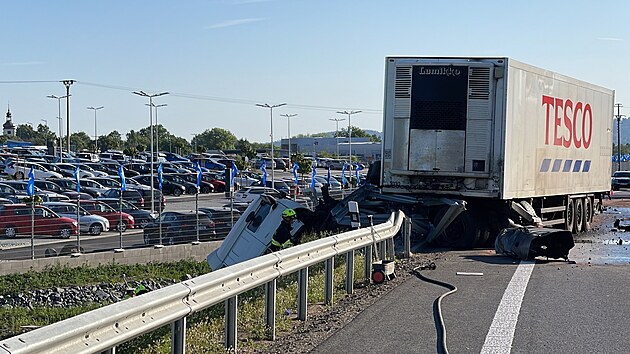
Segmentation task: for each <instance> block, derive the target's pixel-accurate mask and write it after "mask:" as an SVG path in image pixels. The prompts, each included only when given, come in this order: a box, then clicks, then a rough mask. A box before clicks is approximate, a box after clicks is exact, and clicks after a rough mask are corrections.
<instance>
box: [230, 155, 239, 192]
mask: <svg viewBox="0 0 630 354" xmlns="http://www.w3.org/2000/svg"><path fill="white" fill-rule="evenodd" d="M237 174H238V167H236V164H235V163H234V161H232V178H230V185H231V186H233V185H234V177H236V175H237Z"/></svg>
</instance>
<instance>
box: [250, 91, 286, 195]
mask: <svg viewBox="0 0 630 354" xmlns="http://www.w3.org/2000/svg"><path fill="white" fill-rule="evenodd" d="M284 105H286V103H280V104H274V105H270V104H268V103H265V104H260V103H257V104H256V106H258V107H262V108H269V116H270V118H271V119H270V120H271V180H272V182H271V187H273V186H274V183H275V182H273V181H275V177H274V170H275V168H274V166H275V165H276V162H275V161H274V160H273V158H274V154H273V109H274V108H277V107H282V106H284Z"/></svg>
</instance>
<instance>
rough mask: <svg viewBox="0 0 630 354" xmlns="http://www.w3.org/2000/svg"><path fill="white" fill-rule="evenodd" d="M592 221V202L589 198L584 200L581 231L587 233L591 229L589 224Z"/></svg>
mask: <svg viewBox="0 0 630 354" xmlns="http://www.w3.org/2000/svg"><path fill="white" fill-rule="evenodd" d="M592 221H593V201H592V200H591V197H586V198H584V219H583V223H582V231H589V230H590V229H591V222H592Z"/></svg>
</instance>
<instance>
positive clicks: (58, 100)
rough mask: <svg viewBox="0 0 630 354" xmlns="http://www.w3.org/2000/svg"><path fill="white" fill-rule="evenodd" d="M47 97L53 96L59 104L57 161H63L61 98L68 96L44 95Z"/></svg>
mask: <svg viewBox="0 0 630 354" xmlns="http://www.w3.org/2000/svg"><path fill="white" fill-rule="evenodd" d="M46 97H48V98H54V99H56V100H57V103H58V106H59V114H58V115H57V119H59V149H60V152H59V162H63V154H61V152H62V151H63V132H62V128H61V120H62V118H61V100H63V99H64V98H67V97H68V96H65V95H64V96H55V95H48V96H46Z"/></svg>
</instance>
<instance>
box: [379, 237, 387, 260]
mask: <svg viewBox="0 0 630 354" xmlns="http://www.w3.org/2000/svg"><path fill="white" fill-rule="evenodd" d="M386 248H387V245H386V244H385V241H380V242H379V243H378V256H379V257H380V259H381V261H384V260H385V257H386V256H387V249H386Z"/></svg>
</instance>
